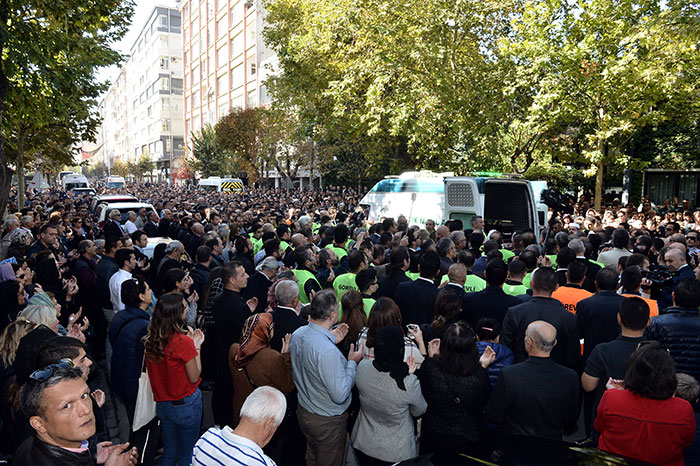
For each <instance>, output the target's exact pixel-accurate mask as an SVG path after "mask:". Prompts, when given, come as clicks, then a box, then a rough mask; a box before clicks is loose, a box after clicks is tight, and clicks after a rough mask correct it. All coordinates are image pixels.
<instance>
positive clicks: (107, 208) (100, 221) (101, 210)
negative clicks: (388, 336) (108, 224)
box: [95, 201, 156, 228]
mask: <svg viewBox="0 0 700 466" xmlns="http://www.w3.org/2000/svg"><path fill="white" fill-rule="evenodd" d="M141 208H145V209H146V211H152V212H155V211H156V209H154V208H153V206H152V205H151V204H149V203H147V202H138V201H127V202H113V203H110V204H107V203H102V204H99V205H98V206H97V209H96V210H95V218H96V219H97V226H98V227H99V228H102V227H103V226H104V224H105V220H106V219H107V218H108V217H109V213H110V212H112V211H113V210H115V209H116V210H119V213H120V214H121V221H120V223H121V224H122V225H123V224H124V223H125V222H126V220H127V218H126V214H127V212H129V211H130V210H133V211H134V212H138V211H139V209H141Z"/></svg>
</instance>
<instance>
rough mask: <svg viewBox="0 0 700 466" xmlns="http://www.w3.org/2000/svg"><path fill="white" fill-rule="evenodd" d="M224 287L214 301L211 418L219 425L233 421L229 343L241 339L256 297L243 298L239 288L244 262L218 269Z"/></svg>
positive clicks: (242, 282)
mask: <svg viewBox="0 0 700 466" xmlns="http://www.w3.org/2000/svg"><path fill="white" fill-rule="evenodd" d="M221 280H222V282H223V283H224V284H225V285H224V291H223V292H222V293H221V295H220V296H219V297H218V298H217V299H216V301H215V302H214V309H213V313H214V327H213V328H212V330H213V331H214V332H213V333H214V335H213V337H214V342H215V344H214V353H215V354H216V378H215V386H214V394H213V396H212V409H213V411H214V422H215V423H216V424H217V425H219V426H225V425H228V426H232V425H233V380H232V379H231V371H230V370H229V367H228V352H229V349H230V348H231V345H232V344H234V343H238V342H240V339H241V331H242V330H243V325H244V324H245V321H246V319H247V318H248V317H249V316H250V315H251V313H252V312H253V311H254V310H255V307H256V306H257V304H258V303H257V299H256V298H251V299H250V300H248V302H245V301H243V298H242V297H241V290H242V289H243V288H245V287H246V285H247V284H248V274H247V273H246V271H245V269H244V268H243V264H241V263H240V262H237V261H233V262H229V263H227V264H226V265H225V266H224V267H223V270H222V272H221ZM210 333H212V332H210Z"/></svg>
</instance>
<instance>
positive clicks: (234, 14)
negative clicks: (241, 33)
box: [231, 0, 245, 27]
mask: <svg viewBox="0 0 700 466" xmlns="http://www.w3.org/2000/svg"><path fill="white" fill-rule="evenodd" d="M244 2H245V0H240V1H239V2H238V3H236V4H235V5H234V6H233V8H231V27H233V26H235V25H237V24H238V23H240V22H241V20H243V3H244Z"/></svg>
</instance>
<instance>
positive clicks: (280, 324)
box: [270, 280, 308, 351]
mask: <svg viewBox="0 0 700 466" xmlns="http://www.w3.org/2000/svg"><path fill="white" fill-rule="evenodd" d="M275 299H276V300H277V307H275V309H274V310H273V311H272V313H271V314H272V322H273V323H274V324H275V331H274V332H273V334H272V338H271V339H270V348H272V349H273V350H276V351H282V340H283V339H284V337H285V336H286V335H287V334H292V333H294V331H295V330H296V329H298V328H299V327H303V326H304V325H306V324H307V323H308V322H307V321H305V320H304V319H302V318H301V317H299V315H297V306H298V304H299V286H298V285H297V284H296V282H295V281H294V280H282V281H280V282H279V283H278V284H277V286H275Z"/></svg>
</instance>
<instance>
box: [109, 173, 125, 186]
mask: <svg viewBox="0 0 700 466" xmlns="http://www.w3.org/2000/svg"><path fill="white" fill-rule="evenodd" d="M125 184H126V181H124V177H121V176H108V177H107V187H108V188H115V189H116V188H123V187H124V185H125Z"/></svg>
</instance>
